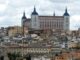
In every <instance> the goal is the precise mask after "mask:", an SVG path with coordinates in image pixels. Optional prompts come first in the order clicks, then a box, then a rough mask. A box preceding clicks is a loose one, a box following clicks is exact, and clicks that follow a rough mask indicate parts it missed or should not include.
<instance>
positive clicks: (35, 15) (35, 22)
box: [31, 7, 40, 30]
mask: <svg viewBox="0 0 80 60" xmlns="http://www.w3.org/2000/svg"><path fill="white" fill-rule="evenodd" d="M31 28H32V29H35V30H37V29H40V22H39V18H38V13H37V12H36V8H35V7H34V11H33V12H32V14H31Z"/></svg>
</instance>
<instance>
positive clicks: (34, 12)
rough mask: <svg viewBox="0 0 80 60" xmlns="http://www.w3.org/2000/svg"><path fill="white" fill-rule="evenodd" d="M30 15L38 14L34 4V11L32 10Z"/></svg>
mask: <svg viewBox="0 0 80 60" xmlns="http://www.w3.org/2000/svg"><path fill="white" fill-rule="evenodd" d="M32 15H38V13H37V12H36V8H35V6H34V11H33V12H32Z"/></svg>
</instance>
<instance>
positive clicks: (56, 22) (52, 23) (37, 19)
mask: <svg viewBox="0 0 80 60" xmlns="http://www.w3.org/2000/svg"><path fill="white" fill-rule="evenodd" d="M69 20H70V15H69V13H68V11H67V8H66V9H65V13H64V14H63V16H55V13H54V15H53V16H39V14H38V13H37V11H36V8H35V7H34V10H33V12H32V14H31V18H27V17H26V16H25V12H24V13H23V17H22V21H21V24H22V27H24V28H25V27H27V28H30V29H33V30H46V29H51V30H52V29H55V30H56V29H58V30H69V25H70V23H69Z"/></svg>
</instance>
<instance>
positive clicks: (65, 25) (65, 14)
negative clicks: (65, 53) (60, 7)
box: [63, 8, 70, 30]
mask: <svg viewBox="0 0 80 60" xmlns="http://www.w3.org/2000/svg"><path fill="white" fill-rule="evenodd" d="M63 16H64V27H63V28H64V30H69V26H70V21H69V20H70V15H69V13H68V11H67V8H66V9H65V13H64V15H63Z"/></svg>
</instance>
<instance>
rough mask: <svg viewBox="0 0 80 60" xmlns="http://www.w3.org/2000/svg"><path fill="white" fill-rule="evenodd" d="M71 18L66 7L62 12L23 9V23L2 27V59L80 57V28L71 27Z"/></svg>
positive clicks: (72, 59)
mask: <svg viewBox="0 0 80 60" xmlns="http://www.w3.org/2000/svg"><path fill="white" fill-rule="evenodd" d="M69 18H70V15H69V13H68V11H67V8H66V9H65V12H64V14H63V15H62V16H56V15H55V13H54V15H53V16H39V14H38V12H37V11H36V8H35V7H34V9H33V12H32V14H31V18H27V17H26V16H25V12H24V13H23V17H22V19H21V26H10V27H1V28H0V60H25V59H26V60H80V44H79V43H80V28H79V29H78V30H73V31H71V30H70V29H69V27H70V26H69V25H70V22H69V20H70V19H69Z"/></svg>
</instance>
